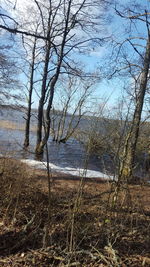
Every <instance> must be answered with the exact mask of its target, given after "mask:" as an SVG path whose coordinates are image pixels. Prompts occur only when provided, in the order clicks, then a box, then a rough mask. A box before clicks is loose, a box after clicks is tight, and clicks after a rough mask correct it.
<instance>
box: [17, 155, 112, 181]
mask: <svg viewBox="0 0 150 267" xmlns="http://www.w3.org/2000/svg"><path fill="white" fill-rule="evenodd" d="M21 162H23V163H26V164H27V165H29V166H31V167H34V168H35V169H43V170H44V169H46V168H47V163H46V162H40V161H36V160H30V159H22V160H21ZM49 167H50V169H51V170H52V171H53V172H61V173H65V174H70V175H73V176H84V177H89V178H103V179H105V180H113V179H114V177H113V176H111V175H107V174H105V173H102V172H99V171H93V170H88V169H87V170H85V169H81V168H80V169H79V168H77V169H76V168H71V167H63V168H62V167H60V166H57V165H55V164H53V163H49Z"/></svg>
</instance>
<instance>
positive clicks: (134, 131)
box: [119, 32, 150, 180]
mask: <svg viewBox="0 0 150 267" xmlns="http://www.w3.org/2000/svg"><path fill="white" fill-rule="evenodd" d="M149 66H150V32H148V40H147V45H146V52H145V56H144V62H143V70H142V73H141V80H140V87H139V93H138V96H137V99H136V106H135V111H134V116H133V120H132V123H131V129H130V132H129V134H128V135H127V138H126V142H125V146H124V150H123V158H122V162H121V166H120V170H119V180H130V179H131V178H132V175H133V170H134V160H135V152H136V145H137V140H138V135H139V126H140V121H141V114H142V109H143V104H144V97H145V93H146V89H147V80H148V73H149Z"/></svg>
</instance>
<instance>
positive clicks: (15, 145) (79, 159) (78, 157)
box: [0, 108, 111, 172]
mask: <svg viewBox="0 0 150 267" xmlns="http://www.w3.org/2000/svg"><path fill="white" fill-rule="evenodd" d="M23 116H24V113H23V112H22V111H20V110H12V109H11V108H7V109H2V113H0V120H3V121H5V120H7V121H11V122H14V123H16V124H17V125H18V126H19V125H22V124H24V118H23ZM31 125H32V126H35V125H36V117H35V116H33V117H32V119H31ZM23 141H24V131H23V130H11V129H6V128H0V153H2V154H5V155H9V156H10V155H11V156H12V157H15V158H19V159H32V160H33V159H35V154H34V148H35V144H36V131H31V133H30V146H29V149H28V150H29V151H24V150H23ZM48 151H49V162H51V163H52V164H55V165H57V166H59V167H60V168H84V167H88V169H90V170H93V171H103V172H104V170H105V168H104V165H103V163H102V160H101V159H99V158H98V157H96V156H94V155H90V156H89V157H88V158H87V155H86V151H85V148H84V146H83V145H82V144H81V143H80V142H78V141H77V140H75V139H73V138H71V139H69V140H68V141H67V143H66V144H64V143H60V144H58V143H56V142H53V141H52V138H50V139H49V141H48ZM42 160H43V161H46V156H45V154H44V155H43V158H42ZM87 162H88V166H87ZM110 165H111V164H109V166H110ZM107 167H108V166H107ZM105 171H106V170H105ZM107 171H109V168H107Z"/></svg>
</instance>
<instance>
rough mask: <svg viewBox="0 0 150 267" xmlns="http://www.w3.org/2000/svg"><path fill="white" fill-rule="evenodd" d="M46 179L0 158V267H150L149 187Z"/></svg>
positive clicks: (61, 177) (67, 178) (59, 177)
mask: <svg viewBox="0 0 150 267" xmlns="http://www.w3.org/2000/svg"><path fill="white" fill-rule="evenodd" d="M50 179H51V182H50V188H49V189H50V198H49V199H48V180H47V173H46V172H44V171H39V170H34V169H32V168H30V167H28V166H27V165H25V164H23V163H21V162H19V161H18V160H13V159H6V158H0V266H7V267H9V266H14V267H20V266H43V267H46V266H89V267H90V266H95V267H96V266H101V267H103V266H108V267H109V266H112V267H113V266H116V267H117V266H122V267H125V266H134V267H139V266H150V251H149V247H150V185H149V184H148V183H141V184H130V185H128V186H127V185H123V188H122V189H121V191H119V192H118V193H116V184H115V183H112V182H103V181H102V180H101V179H99V180H98V179H97V180H94V179H93V180H86V181H84V180H83V181H82V179H81V178H79V177H76V178H75V177H71V176H68V175H62V174H56V173H55V174H51V175H50ZM48 206H49V217H48Z"/></svg>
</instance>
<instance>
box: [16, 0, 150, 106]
mask: <svg viewBox="0 0 150 267" xmlns="http://www.w3.org/2000/svg"><path fill="white" fill-rule="evenodd" d="M22 1H23V0H22ZM22 3H23V2H22ZM119 3H121V4H127V3H129V5H130V3H131V1H126V0H120V1H119ZM138 3H139V4H143V3H146V5H147V7H148V8H150V1H148V0H144V1H143V0H139V1H138ZM112 12H113V10H110V11H109V13H110V15H112ZM124 26H126V22H125V20H123V19H122V18H120V17H118V16H116V15H115V18H114V19H113V20H112V23H110V24H108V25H107V26H105V30H102V34H101V32H100V36H99V37H102V36H104V35H105V36H110V35H111V34H115V35H116V36H119V37H120V40H121V39H122V40H123V38H124V36H123V34H124V33H123V30H124ZM144 32H145V25H142V24H141V23H140V24H139V25H138V26H137V28H134V30H133V31H132V33H135V34H139V35H142V36H144ZM138 42H139V41H138ZM128 49H129V50H128V53H129V54H131V53H133V52H132V51H133V49H132V48H131V47H130V46H128ZM110 53H111V48H110V46H109V45H107V46H106V47H105V46H103V47H95V48H94V49H93V51H91V53H90V55H84V56H79V59H81V58H82V59H83V62H84V63H85V66H86V69H87V70H94V69H95V68H99V67H101V66H102V67H103V69H105V66H107V65H106V64H105V61H108V60H107V59H108V58H109V56H110ZM21 79H23V81H24V78H23V76H22V75H21ZM124 81H125V80H124V79H123V78H121V77H119V78H115V79H111V80H107V79H104V78H103V79H102V80H101V81H100V82H99V83H98V84H96V89H95V91H94V95H93V97H95V99H97V102H98V103H99V102H102V101H105V100H106V99H107V100H108V105H109V107H110V108H111V107H113V106H115V105H116V102H117V99H118V98H119V97H120V98H121V96H122V91H123V90H122V89H123V86H124ZM125 82H126V81H125ZM124 94H125V93H124ZM33 101H34V104H33V107H36V108H37V106H38V97H37V96H36V94H34V99H33Z"/></svg>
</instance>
